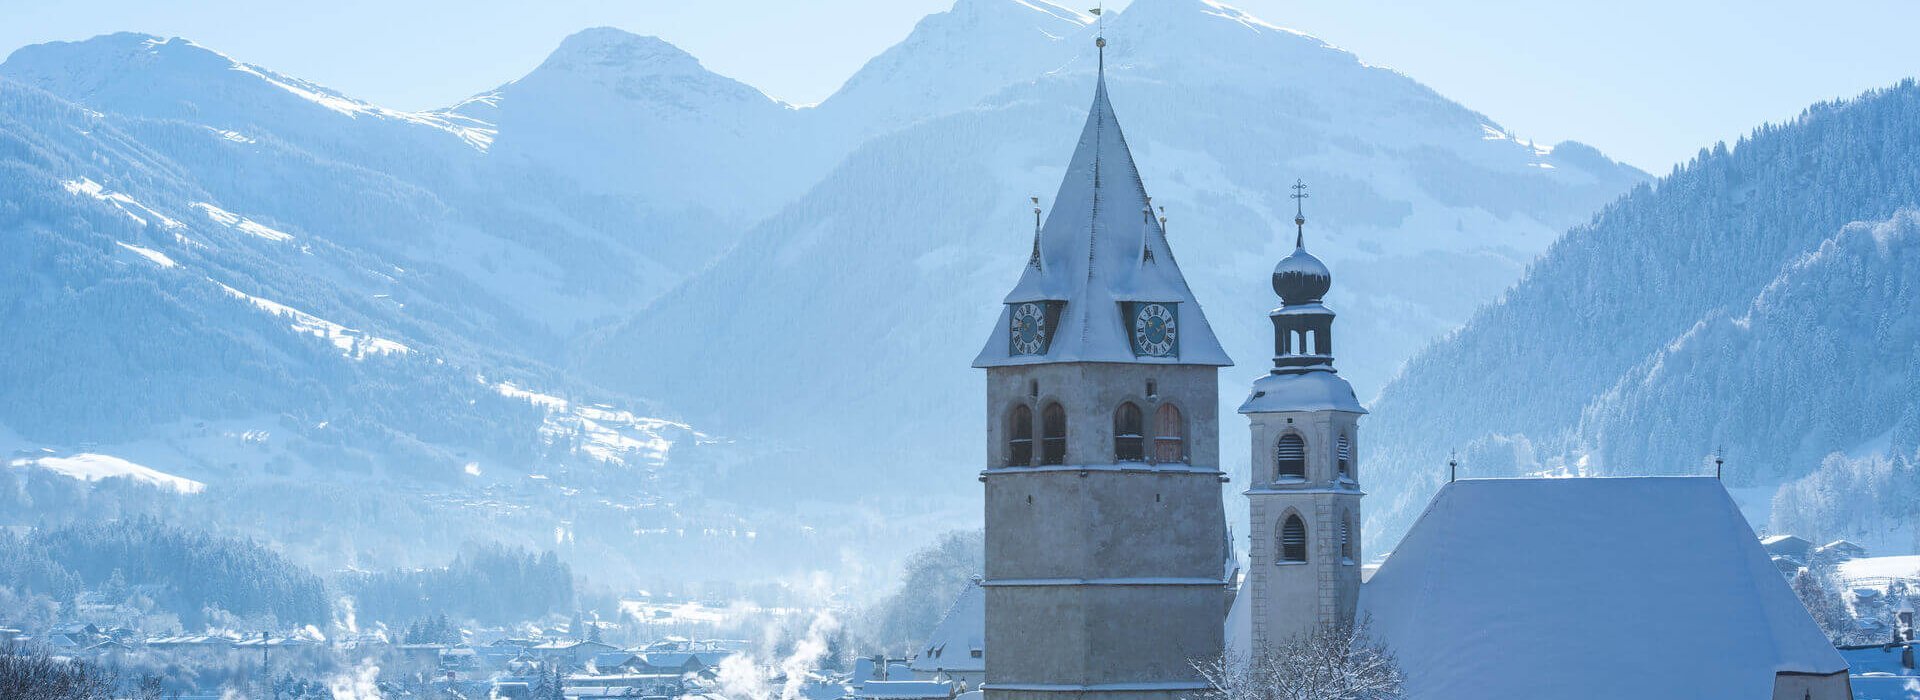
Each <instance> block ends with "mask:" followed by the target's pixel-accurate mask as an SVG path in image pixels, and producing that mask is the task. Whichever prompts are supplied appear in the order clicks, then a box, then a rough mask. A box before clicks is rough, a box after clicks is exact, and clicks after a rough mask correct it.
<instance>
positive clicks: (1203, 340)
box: [973, 39, 1232, 700]
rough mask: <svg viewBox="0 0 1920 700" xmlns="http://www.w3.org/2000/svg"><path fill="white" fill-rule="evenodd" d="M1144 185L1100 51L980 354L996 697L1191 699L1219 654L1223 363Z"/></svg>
mask: <svg viewBox="0 0 1920 700" xmlns="http://www.w3.org/2000/svg"><path fill="white" fill-rule="evenodd" d="M1100 42H1101V43H1102V44H1104V39H1103V40H1100ZM1148 201H1149V200H1148V198H1147V193H1146V187H1145V185H1144V184H1143V183H1142V182H1141V179H1140V173H1139V171H1138V170H1136V169H1135V167H1134V162H1133V156H1132V155H1131V154H1130V153H1128V150H1127V141H1126V137H1125V136H1123V135H1122V134H1121V133H1120V122H1119V120H1118V119H1117V118H1116V117H1115V116H1114V112H1113V106H1112V104H1110V103H1109V102H1108V100H1107V83H1106V76H1105V71H1104V69H1103V70H1102V71H1101V74H1100V78H1099V81H1098V83H1097V84H1096V87H1095V88H1094V94H1093V107H1092V109H1091V110H1089V113H1088V115H1087V121H1086V125H1085V127H1083V128H1082V130H1081V132H1080V142H1079V144H1078V145H1077V146H1076V147H1075V149H1074V152H1073V158H1072V160H1071V161H1069V162H1068V165H1067V171H1066V175H1065V177H1063V178H1062V180H1061V182H1060V191H1059V194H1058V195H1057V196H1056V197H1055V198H1054V202H1053V210H1052V211H1051V212H1050V213H1048V215H1047V217H1046V222H1045V225H1044V226H1038V227H1037V230H1036V231H1035V233H1034V235H1035V240H1034V246H1033V252H1032V254H1031V255H1030V256H1028V261H1027V264H1026V268H1025V269H1024V270H1022V272H1021V275H1020V281H1019V282H1018V283H1017V284H1015V285H1014V288H1013V291H1011V292H1009V293H1008V294H1007V296H1006V298H1005V299H1003V300H1002V301H1003V306H1002V310H1001V312H1000V318H999V321H998V322H997V323H996V324H995V325H994V329H993V332H992V334H991V335H989V336H988V338H987V342H986V347H984V348H982V349H981V351H980V355H979V356H978V357H977V358H976V359H975V360H974V363H973V365H974V366H975V367H981V368H984V369H986V371H987V402H986V408H987V436H986V437H987V445H986V447H987V450H986V453H987V465H986V469H985V470H983V471H981V472H980V481H981V482H983V483H984V484H985V489H986V577H985V580H984V581H983V582H982V583H981V587H982V588H983V589H984V590H985V591H986V644H985V647H986V649H988V652H987V656H986V679H985V682H984V683H983V684H982V686H981V689H982V690H983V691H984V692H985V695H986V697H987V698H989V699H991V700H1001V699H1012V698H1022V699H1025V698H1046V699H1055V698H1057V699H1059V700H1090V699H1096V698H1098V699H1106V700H1119V699H1122V698H1124V699H1126V700H1174V699H1175V698H1185V697H1193V696H1195V695H1196V694H1200V693H1204V692H1207V691H1208V690H1209V686H1208V685H1207V683H1206V679H1205V678H1204V677H1203V676H1202V675H1201V673H1200V672H1199V671H1198V670H1196V668H1195V666H1194V664H1195V662H1204V661H1208V660H1211V659H1214V658H1216V657H1218V656H1219V655H1220V653H1221V646H1222V636H1223V630H1222V627H1221V612H1222V610H1223V609H1224V606H1225V605H1226V601H1227V597H1226V596H1227V590H1226V587H1227V581H1226V577H1227V571H1228V569H1227V568H1226V547H1224V546H1223V544H1224V543H1225V542H1226V537H1227V535H1226V522H1225V513H1224V509H1223V506H1224V503H1223V499H1222V497H1221V487H1220V484H1221V483H1222V481H1223V480H1224V479H1225V478H1226V477H1225V475H1224V474H1223V473H1222V472H1221V470H1220V445H1219V431H1220V423H1219V368H1221V367H1224V366H1228V365H1230V364H1232V363H1231V362H1230V361H1229V360H1228V359H1227V355H1226V353H1225V352H1224V351H1223V350H1222V349H1221V347H1220V343H1219V341H1218V340H1216V339H1215V338H1214V335H1213V331H1212V329H1211V328H1210V327H1209V326H1208V325H1207V317H1206V314H1204V313H1203V312H1202V311H1201V309H1200V303H1199V302H1198V301H1197V300H1196V299H1195V298H1194V296H1193V291H1192V290H1191V289H1189V288H1188V287H1187V282H1186V279H1185V278H1184V277H1182V276H1181V274H1180V267H1179V265H1178V264H1177V263H1175V262H1174V257H1173V251H1172V250H1171V249H1170V248H1169V247H1168V245H1167V237H1166V231H1165V229H1164V227H1163V226H1162V225H1161V224H1160V221H1159V220H1158V219H1157V218H1156V217H1155V216H1154V211H1153V210H1152V209H1151V208H1150V207H1149V205H1148ZM1037 215H1038V212H1036V217H1037ZM1037 224H1038V222H1037V221H1036V225H1037Z"/></svg>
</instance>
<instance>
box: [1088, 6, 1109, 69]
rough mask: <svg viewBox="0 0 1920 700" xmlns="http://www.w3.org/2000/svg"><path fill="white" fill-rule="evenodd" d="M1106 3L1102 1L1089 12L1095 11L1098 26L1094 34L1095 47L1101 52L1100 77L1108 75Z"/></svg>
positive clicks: (1094, 17)
mask: <svg viewBox="0 0 1920 700" xmlns="http://www.w3.org/2000/svg"><path fill="white" fill-rule="evenodd" d="M1106 6H1107V5H1106V3H1104V2H1103V3H1100V4H1099V5H1096V6H1095V7H1094V8H1093V9H1091V10H1088V12H1092V13H1093V19H1094V22H1095V23H1096V25H1097V26H1096V28H1095V30H1094V34H1093V48H1095V49H1096V50H1098V51H1099V52H1100V77H1101V78H1102V79H1105V78H1106V77H1107V12H1106Z"/></svg>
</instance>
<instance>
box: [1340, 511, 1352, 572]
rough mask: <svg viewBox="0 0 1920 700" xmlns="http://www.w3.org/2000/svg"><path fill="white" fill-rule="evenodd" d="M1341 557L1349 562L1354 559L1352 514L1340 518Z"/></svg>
mask: <svg viewBox="0 0 1920 700" xmlns="http://www.w3.org/2000/svg"><path fill="white" fill-rule="evenodd" d="M1340 559H1341V560H1342V561H1347V562H1352V561H1353V518H1352V516H1344V517H1342V518H1340Z"/></svg>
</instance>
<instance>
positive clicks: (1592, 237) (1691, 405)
mask: <svg viewBox="0 0 1920 700" xmlns="http://www.w3.org/2000/svg"><path fill="white" fill-rule="evenodd" d="M1916 125H1920V85H1916V84H1915V83H1913V82H1912V81H1907V82H1902V83H1900V84H1899V85H1896V86H1894V87H1891V88H1888V89H1884V90H1876V91H1873V92H1870V93H1867V94H1866V95H1863V96H1861V97H1860V98H1858V99H1854V100H1849V101H1844V102H1835V103H1826V104H1820V105H1816V106H1814V107H1812V108H1809V109H1808V110H1807V111H1806V112H1805V113H1804V114H1802V115H1801V116H1800V117H1799V118H1797V119H1795V120H1793V121H1791V122H1789V123H1785V124H1780V125H1770V126H1765V127H1761V128H1760V129H1758V130H1756V131H1754V132H1753V133H1752V134H1751V135H1749V136H1748V137H1746V138H1744V139H1741V140H1740V141H1739V143H1737V144H1718V145H1715V146H1714V147H1712V148H1710V149H1702V151H1701V152H1700V153H1699V155H1698V157H1696V158H1695V159H1693V160H1692V161H1690V162H1688V163H1687V164H1685V165H1682V166H1679V167H1677V168H1675V169H1674V170H1673V171H1672V172H1671V173H1669V174H1668V175H1667V176H1666V177H1665V178H1663V179H1662V180H1661V181H1660V182H1659V183H1658V184H1657V186H1656V185H1648V186H1643V187H1638V188H1635V189H1634V190H1633V191H1632V192H1631V193H1629V194H1628V195H1627V196H1625V197H1623V198H1621V199H1620V200H1619V201H1618V202H1615V203H1614V204H1612V205H1610V206H1608V207H1606V208H1605V209H1603V210H1602V211H1601V212H1600V213H1599V214H1597V215H1596V216H1595V217H1594V219H1593V220H1592V222H1591V223H1589V224H1587V225H1584V226H1580V227H1577V228H1575V229H1573V230H1571V231H1569V232H1568V233H1567V235H1566V236H1565V237H1563V238H1561V239H1560V240H1559V241H1558V242H1556V243H1555V244H1554V245H1553V247H1552V248H1551V249H1550V250H1548V252H1547V253H1546V254H1545V255H1543V256H1542V257H1541V258H1540V259H1539V260H1538V261H1536V262H1535V263H1533V265H1532V266H1531V268H1530V270H1529V272H1528V275H1527V276H1526V278H1525V279H1524V280H1522V281H1521V282H1520V283H1519V284H1518V285H1516V286H1515V287H1514V288H1513V289H1511V290H1509V291H1508V292H1507V293H1506V294H1505V295H1504V296H1502V297H1501V298H1500V299H1499V300H1498V301H1497V302H1496V303H1494V304H1492V305H1489V306H1487V307H1485V308H1483V309H1481V310H1480V311H1479V312H1478V313H1476V314H1475V316H1474V318H1473V319H1472V320H1470V321H1469V322H1468V323H1467V324H1466V325H1465V326H1464V327H1463V328H1462V329H1460V330H1459V331H1458V332H1456V333H1454V334H1453V335H1451V336H1449V337H1447V338H1446V339H1443V340H1442V341H1440V342H1438V343H1436V344H1435V345H1434V346H1432V347H1431V348H1429V349H1428V350H1426V351H1424V352H1422V353H1420V354H1419V355H1418V356H1416V357H1414V358H1412V359H1410V360H1409V361H1408V362H1407V364H1406V365H1405V367H1404V369H1403V371H1402V373H1401V374H1400V376H1399V378H1397V379H1396V380H1395V381H1394V382H1393V383H1392V384H1390V385H1389V386H1388V387H1387V388H1386V389H1384V390H1383V391H1382V392H1381V394H1380V397H1379V399H1378V400H1377V401H1375V402H1374V403H1373V404H1372V405H1370V406H1369V407H1368V408H1369V409H1371V410H1372V411H1373V413H1372V416H1371V417H1370V418H1369V419H1368V420H1369V421H1370V425H1371V426H1372V427H1371V428H1370V430H1372V435H1373V440H1372V442H1371V444H1372V445H1373V448H1372V449H1371V450H1370V452H1369V460H1370V463H1372V464H1375V465H1380V467H1379V469H1380V470H1378V471H1375V472H1373V474H1374V482H1373V483H1375V484H1384V485H1385V486H1384V490H1383V491H1382V492H1380V493H1379V495H1380V496H1382V497H1383V501H1382V502H1381V503H1378V504H1376V505H1378V506H1380V507H1379V508H1378V509H1376V510H1373V511H1371V512H1370V513H1369V516H1368V518H1369V521H1368V537H1369V539H1370V542H1371V543H1372V544H1374V545H1376V546H1380V547H1387V546H1388V545H1390V544H1391V543H1392V541H1393V539H1394V538H1396V537H1398V535H1399V533H1400V532H1402V531H1404V528H1405V526H1406V525H1408V524H1409V523H1411V522H1412V520H1413V518H1414V517H1415V516H1417V515H1418V513H1419V508H1420V506H1421V504H1424V503H1425V502H1426V501H1427V498H1426V496H1427V494H1428V493H1431V492H1432V491H1433V490H1434V489H1437V488H1438V487H1439V485H1440V484H1441V482H1444V481H1445V479H1446V473H1447V472H1446V470H1445V469H1444V468H1443V467H1444V465H1445V464H1446V462H1447V458H1448V457H1447V455H1448V453H1449V452H1450V451H1452V450H1456V449H1459V450H1464V451H1466V452H1468V453H1469V454H1467V455H1465V456H1468V457H1470V458H1471V459H1469V460H1463V462H1462V467H1463V472H1462V473H1463V474H1465V473H1467V471H1466V470H1465V468H1466V467H1468V466H1469V465H1471V466H1472V467H1473V471H1472V473H1473V475H1474V476H1499V475H1505V474H1500V473H1492V472H1490V471H1489V469H1490V468H1491V464H1490V463H1491V462H1495V461H1498V462H1502V463H1516V464H1517V465H1518V468H1519V469H1520V470H1522V471H1526V470H1531V469H1539V468H1542V467H1549V468H1550V467H1552V466H1554V465H1555V464H1556V463H1557V462H1560V461H1562V460H1565V461H1566V462H1574V461H1575V460H1578V459H1580V458H1581V457H1583V456H1590V457H1592V458H1593V459H1592V462H1593V463H1597V467H1595V466H1591V463H1590V468H1597V469H1598V470H1599V471H1602V472H1606V473H1634V472H1642V473H1644V472H1655V473H1674V472H1692V473H1711V470H1712V465H1711V464H1710V463H1708V462H1707V460H1706V459H1705V458H1706V456H1707V455H1708V454H1710V453H1712V452H1713V451H1714V449H1715V448H1716V447H1720V446H1724V447H1726V448H1727V449H1728V450H1729V451H1730V452H1731V454H1729V457H1730V458H1731V459H1729V461H1728V464H1727V466H1728V468H1729V470H1730V473H1729V474H1728V475H1727V476H1728V479H1729V481H1731V482H1734V483H1749V484H1752V485H1754V486H1764V485H1767V484H1770V483H1776V482H1778V481H1781V480H1785V479H1791V478H1794V477H1797V476H1799V475H1802V474H1805V473H1807V471H1808V470H1809V468H1811V467H1812V466H1814V465H1816V464H1818V462H1819V460H1820V458H1821V456H1822V455H1825V454H1826V453H1828V452H1830V451H1833V450H1851V449H1853V448H1854V447H1855V446H1856V445H1858V444H1861V443H1864V442H1867V441H1868V440H1869V439H1871V438H1873V437H1874V436H1876V435H1879V434H1881V433H1883V432H1885V431H1888V430H1889V429H1891V428H1894V427H1895V426H1896V424H1897V423H1898V422H1900V421H1903V420H1906V418H1905V417H1904V416H1906V415H1907V414H1909V413H1910V408H1909V405H1910V404H1911V401H1910V400H1907V399H1908V397H1910V396H1911V395H1912V394H1911V392H1912V391H1913V390H1914V387H1915V386H1916V384H1915V383H1914V381H1913V379H1912V378H1911V374H1912V373H1913V371H1914V369H1915V368H1916V367H1920V364H1916V363H1915V362H1914V360H1913V358H1915V357H1917V356H1920V354H1916V352H1915V349H1914V345H1913V343H1914V342H1915V339H1916V338H1920V333H1915V332H1914V329H1913V328H1914V324H1913V322H1912V321H1911V314H1903V313H1901V310H1902V309H1905V308H1910V307H1911V304H1912V303H1913V299H1914V298H1915V297H1914V295H1913V293H1912V292H1911V288H1912V285H1913V280H1914V279H1915V277H1914V276H1913V274H1912V272H1911V270H1912V269H1913V268H1914V264H1913V260H1915V259H1920V255H1915V254H1913V253H1912V250H1911V249H1913V248H1914V247H1915V246H1913V245H1912V243H1911V242H1910V241H1907V240H1904V239H1906V238H1909V237H1910V236H1911V234H1904V233H1902V234H1898V235H1896V236H1895V237H1894V238H1891V239H1885V240H1884V241H1881V240H1876V235H1872V234H1873V233H1874V232H1873V231H1851V232H1849V233H1846V234H1842V233H1841V232H1842V230H1843V229H1844V228H1846V227H1847V226H1848V224H1851V223H1854V222H1859V221H1867V222H1874V221H1886V220H1888V219H1890V218H1893V217H1895V216H1896V213H1897V212H1899V211H1900V210H1901V209H1903V208H1907V207H1912V206H1914V205H1915V203H1917V202H1920V169H1916V168H1914V167H1912V163H1913V162H1915V159H1916V158H1920V128H1916ZM1892 226H1893V229H1894V230H1897V229H1901V228H1908V225H1907V224H1905V223H1902V222H1899V221H1896V222H1895V223H1894V224H1892ZM1836 236H1838V237H1837V238H1836ZM1882 242H1885V243H1887V244H1889V245H1890V246H1891V247H1889V248H1887V249H1884V250H1876V248H1875V246H1876V245H1879V244H1880V243H1882ZM1902 304H1904V306H1902ZM1750 314H1752V315H1753V316H1752V318H1751V319H1748V318H1747V317H1748V316H1749V315H1750ZM1749 320H1751V321H1752V324H1751V325H1750V324H1749V323H1748V321H1749ZM1521 436H1524V437H1525V440H1524V441H1522V440H1520V439H1519V438H1520V437H1521ZM1496 437H1498V438H1503V439H1504V443H1503V444H1504V445H1508V446H1511V445H1521V444H1527V445H1531V446H1532V447H1533V448H1534V449H1536V450H1538V451H1539V452H1538V455H1537V457H1538V460H1539V463H1538V464H1519V462H1521V461H1523V460H1517V459H1515V458H1514V457H1511V456H1506V457H1501V458H1499V459H1498V460H1495V459H1493V458H1491V457H1489V458H1487V459H1480V458H1478V457H1479V455H1474V454H1472V453H1473V452H1474V451H1475V449H1476V446H1477V445H1479V446H1491V442H1490V441H1491V439H1493V438H1496ZM1893 437H1894V438H1895V446H1896V447H1899V446H1900V445H1899V444H1898V443H1899V441H1900V438H1901V436H1900V435H1899V434H1895V435H1894V436H1893ZM1912 446H1913V445H1912V444H1908V445H1907V446H1906V447H1908V448H1909V449H1910V448H1911V447H1912Z"/></svg>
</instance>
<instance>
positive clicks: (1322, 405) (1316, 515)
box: [1240, 183, 1367, 649]
mask: <svg viewBox="0 0 1920 700" xmlns="http://www.w3.org/2000/svg"><path fill="white" fill-rule="evenodd" d="M1293 187H1294V190H1295V191H1294V195H1293V197H1294V200H1295V202H1296V203H1297V202H1300V200H1304V199H1306V197H1307V193H1306V185H1305V184H1304V183H1296V184H1295V185H1294V186H1293ZM1306 224H1307V219H1306V215H1305V213H1304V209H1301V208H1299V206H1298V205H1297V204H1296V210H1295V213H1294V226H1295V233H1294V236H1295V237H1294V247H1293V253H1292V254H1291V255H1288V256H1287V257H1285V258H1283V259H1281V260H1280V264H1278V265H1275V266H1274V268H1273V291H1274V293H1276V294H1278V295H1280V307H1279V308H1277V309H1274V310H1273V311H1272V312H1271V313H1269V314H1268V317H1269V318H1271V319H1272V320H1273V370H1272V371H1271V372H1269V373H1268V374H1267V375H1266V376H1264V377H1261V378H1260V379H1259V380H1257V381H1255V382H1254V383H1253V392H1252V393H1251V394H1250V395H1249V396H1248V397H1247V400H1246V402H1245V403H1242V404H1241V405H1240V413H1242V414H1244V415H1246V416H1247V418H1248V420H1249V421H1250V423H1251V428H1252V430H1253V435H1252V438H1253V461H1252V465H1253V469H1252V473H1251V482H1252V483H1251V484H1250V485H1249V487H1248V489H1247V491H1246V495H1247V501H1248V504H1247V505H1248V510H1249V513H1250V515H1251V520H1252V522H1251V527H1250V528H1249V530H1248V532H1249V534H1250V540H1251V542H1250V550H1251V557H1250V558H1251V565H1250V566H1249V567H1248V569H1247V575H1246V579H1245V582H1244V588H1243V589H1242V590H1241V593H1240V597H1242V598H1245V599H1246V603H1247V604H1248V605H1250V606H1251V609H1250V610H1249V611H1248V612H1249V615H1248V622H1249V623H1250V626H1251V628H1252V629H1251V630H1250V631H1251V636H1252V639H1251V642H1252V644H1253V648H1254V649H1262V648H1270V647H1271V646H1272V645H1274V644H1279V643H1283V642H1285V641H1287V640H1289V639H1292V638H1294V637H1298V636H1301V635H1303V634H1307V633H1309V632H1311V631H1313V630H1314V629H1315V628H1316V627H1321V626H1328V625H1333V624H1338V623H1342V622H1352V620H1353V614H1354V607H1355V606H1356V604H1357V603H1358V602H1359V598H1360V561H1361V557H1360V497H1361V496H1362V495H1364V494H1362V493H1361V491H1360V462H1359V442H1358V440H1359V430H1358V427H1359V426H1358V423H1359V419H1360V416H1362V415H1364V414H1366V412H1367V411H1366V409H1364V408H1361V406H1360V402H1359V401H1357V400H1355V398H1354V395H1353V387H1352V386H1350V385H1348V384H1347V380H1345V379H1342V378H1341V377H1340V376H1339V375H1338V374H1335V373H1334V369H1333V316H1334V314H1333V310H1331V309H1328V308H1327V307H1326V305H1324V304H1322V303H1321V301H1320V300H1321V297H1323V296H1325V295H1326V293H1327V290H1328V289H1329V288H1331V287H1332V286H1333V275H1332V273H1330V272H1328V271H1327V266H1326V265H1325V264H1323V263H1321V262H1320V259H1319V258H1316V257H1314V256H1313V254H1311V253H1308V252H1307V246H1306Z"/></svg>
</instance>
